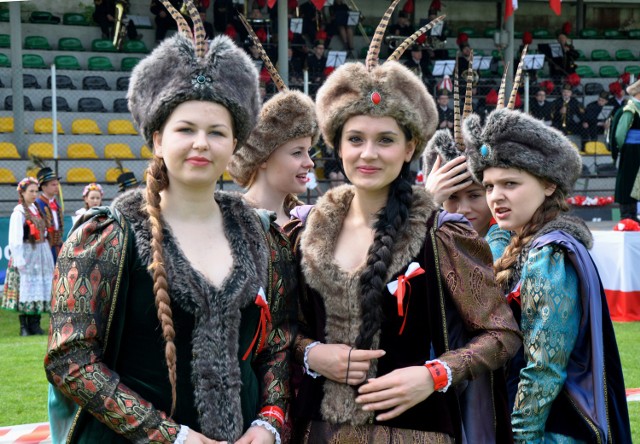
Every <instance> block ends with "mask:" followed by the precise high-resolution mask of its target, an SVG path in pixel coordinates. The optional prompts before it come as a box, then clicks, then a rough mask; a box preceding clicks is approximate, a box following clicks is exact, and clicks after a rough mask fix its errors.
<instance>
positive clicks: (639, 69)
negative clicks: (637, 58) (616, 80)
mask: <svg viewBox="0 0 640 444" xmlns="http://www.w3.org/2000/svg"><path fill="white" fill-rule="evenodd" d="M624 72H628V73H629V74H633V75H634V76H636V77H638V76H640V65H629V66H625V67H624Z"/></svg>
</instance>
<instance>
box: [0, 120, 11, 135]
mask: <svg viewBox="0 0 640 444" xmlns="http://www.w3.org/2000/svg"><path fill="white" fill-rule="evenodd" d="M12 132H13V117H0V133H12Z"/></svg>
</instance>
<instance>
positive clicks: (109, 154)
mask: <svg viewBox="0 0 640 444" xmlns="http://www.w3.org/2000/svg"><path fill="white" fill-rule="evenodd" d="M104 158H105V159H135V158H136V156H134V155H133V152H132V151H131V148H129V145H127V144H126V143H108V144H106V145H105V147H104Z"/></svg>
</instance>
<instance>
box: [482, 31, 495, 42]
mask: <svg viewBox="0 0 640 444" xmlns="http://www.w3.org/2000/svg"><path fill="white" fill-rule="evenodd" d="M496 32H498V28H487V29H485V30H484V33H483V35H484V38H486V39H492V40H493V36H494V34H495V33H496Z"/></svg>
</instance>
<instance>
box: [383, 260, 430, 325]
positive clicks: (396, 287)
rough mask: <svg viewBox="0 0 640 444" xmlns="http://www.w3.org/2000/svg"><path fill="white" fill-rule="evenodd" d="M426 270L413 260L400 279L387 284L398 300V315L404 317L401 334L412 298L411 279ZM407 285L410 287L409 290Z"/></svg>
mask: <svg viewBox="0 0 640 444" xmlns="http://www.w3.org/2000/svg"><path fill="white" fill-rule="evenodd" d="M424 273H425V271H424V269H423V268H421V267H420V264H418V263H417V262H411V263H410V264H409V267H407V271H406V272H405V274H401V275H400V276H398V280H396V281H392V282H389V283H388V284H387V289H388V290H389V293H391V294H393V295H394V296H395V297H396V299H397V302H398V316H401V317H403V318H404V319H403V320H402V326H401V327H400V331H399V332H398V334H399V335H401V334H402V332H403V331H404V326H405V324H406V323H407V313H408V312H409V301H410V298H411V283H410V282H409V279H411V278H414V277H416V276H420V275H421V274H424ZM407 286H408V287H409V289H408V292H407ZM405 294H406V295H407V310H406V311H405V309H404V296H405Z"/></svg>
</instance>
